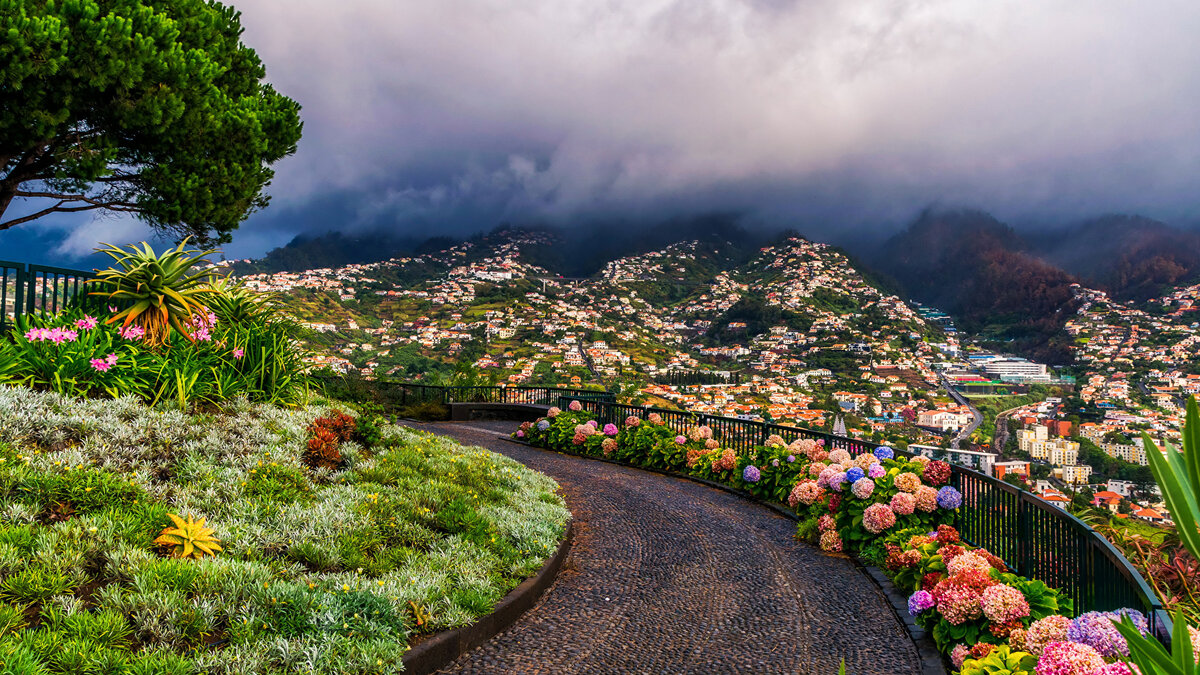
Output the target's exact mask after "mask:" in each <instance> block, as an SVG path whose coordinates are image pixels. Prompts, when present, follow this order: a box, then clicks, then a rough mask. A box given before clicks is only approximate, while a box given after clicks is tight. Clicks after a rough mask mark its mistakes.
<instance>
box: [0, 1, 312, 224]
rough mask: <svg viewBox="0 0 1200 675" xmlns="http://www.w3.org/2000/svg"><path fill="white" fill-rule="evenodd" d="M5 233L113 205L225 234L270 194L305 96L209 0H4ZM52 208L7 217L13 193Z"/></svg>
mask: <svg viewBox="0 0 1200 675" xmlns="http://www.w3.org/2000/svg"><path fill="white" fill-rule="evenodd" d="M0 34H2V35H4V42H3V47H0V83H2V84H0V91H3V95H4V106H3V107H0V171H2V173H0V230H5V229H8V228H10V227H13V226H15V225H19V224H21V223H25V222H29V221H31V220H35V219H37V218H41V217H44V216H47V215H50V214H53V213H75V212H82V211H93V210H106V211H123V212H129V213H134V214H137V216H138V217H139V218H140V219H141V220H143V221H145V222H147V223H149V224H150V225H152V226H154V227H155V228H158V229H160V230H164V231H169V232H171V233H173V234H175V235H177V236H180V237H182V236H186V235H191V236H193V237H195V238H196V240H197V241H198V242H201V243H208V242H226V241H229V237H230V233H231V232H232V231H233V230H234V229H236V228H237V226H238V224H239V223H241V221H242V220H244V219H245V218H246V216H247V215H249V214H250V213H252V212H253V211H255V210H258V209H260V208H262V207H264V206H266V204H267V196H266V195H264V194H263V188H264V187H265V186H266V185H267V184H268V183H269V182H270V180H271V178H272V176H273V172H272V170H271V169H270V165H271V164H273V163H274V162H276V161H278V160H279V159H281V158H283V157H285V156H287V155H290V154H292V153H293V152H295V150H296V143H297V141H299V139H300V131H301V123H300V106H299V105H298V104H297V103H296V102H295V101H293V100H291V99H289V98H287V97H286V96H283V95H281V94H279V93H277V92H276V91H275V90H274V89H273V88H272V87H271V85H269V84H266V83H264V82H263V81H262V80H263V77H264V76H265V70H264V68H263V65H262V62H261V61H259V58H258V55H257V54H255V52H254V50H252V49H250V48H249V47H247V46H245V45H244V44H242V42H241V35H242V26H241V23H240V15H239V14H238V12H237V11H236V10H234V9H233V8H232V7H226V6H224V5H221V4H220V3H218V2H210V1H208V0H121V1H119V2H114V1H108V0H106V1H103V2H102V1H100V0H72V1H67V2H58V3H53V2H29V1H28V0H0ZM17 199H22V200H36V202H35V203H37V204H38V205H41V204H45V206H44V207H42V208H37V209H36V210H34V211H33V212H31V213H26V214H23V215H20V216H17V217H14V218H10V219H9V220H7V221H5V220H3V215H4V213H5V212H6V211H8V209H9V207H10V206H11V205H12V204H13V202H14V200H17Z"/></svg>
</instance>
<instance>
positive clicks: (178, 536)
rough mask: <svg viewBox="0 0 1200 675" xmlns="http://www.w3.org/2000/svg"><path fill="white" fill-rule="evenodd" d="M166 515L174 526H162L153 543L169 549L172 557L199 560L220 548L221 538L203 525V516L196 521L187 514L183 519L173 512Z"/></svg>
mask: <svg viewBox="0 0 1200 675" xmlns="http://www.w3.org/2000/svg"><path fill="white" fill-rule="evenodd" d="M167 517H168V518H170V519H171V522H172V523H174V525H175V527H167V528H164V529H163V531H162V533H161V534H159V536H158V538H157V539H155V540H154V543H156V544H158V545H159V546H162V547H164V548H166V549H168V550H170V552H171V556H172V557H174V558H195V559H196V560H199V559H201V558H203V557H204V556H206V555H216V554H217V553H218V552H220V551H221V550H222V549H221V544H220V541H221V540H220V539H217V538H216V537H214V536H213V533H215V532H216V530H215V529H213V528H211V527H205V525H204V519H203V518H201V519H200V520H198V521H197V520H194V519H193V518H192V516H190V515H189V516H188V518H187V520H186V521H185V520H184V519H183V518H180V517H179V516H177V515H175V514H174V513H168V514H167Z"/></svg>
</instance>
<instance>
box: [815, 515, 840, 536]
mask: <svg viewBox="0 0 1200 675" xmlns="http://www.w3.org/2000/svg"><path fill="white" fill-rule="evenodd" d="M835 525H836V524H835V523H834V522H833V516H831V515H829V514H828V513H826V514H825V515H823V516H821V517H820V518H817V531H819V532H828V531H829V530H832V529H834V527H835Z"/></svg>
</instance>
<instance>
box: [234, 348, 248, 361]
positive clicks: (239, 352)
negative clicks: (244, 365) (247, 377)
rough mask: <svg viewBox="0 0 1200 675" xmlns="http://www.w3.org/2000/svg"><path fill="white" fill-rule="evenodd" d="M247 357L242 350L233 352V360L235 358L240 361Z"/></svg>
mask: <svg viewBox="0 0 1200 675" xmlns="http://www.w3.org/2000/svg"><path fill="white" fill-rule="evenodd" d="M245 355H246V352H244V351H242V350H241V349H235V350H233V358H235V359H240V358H242V357H243V356H245Z"/></svg>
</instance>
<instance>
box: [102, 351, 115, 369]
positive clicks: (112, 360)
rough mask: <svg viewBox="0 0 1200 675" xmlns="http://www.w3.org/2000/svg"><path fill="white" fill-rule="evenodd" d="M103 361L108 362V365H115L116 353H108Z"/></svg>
mask: <svg viewBox="0 0 1200 675" xmlns="http://www.w3.org/2000/svg"><path fill="white" fill-rule="evenodd" d="M104 362H105V363H107V364H108V365H110V366H115V365H117V355H116V354H109V355H108V356H107V357H106V358H105V359H104Z"/></svg>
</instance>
